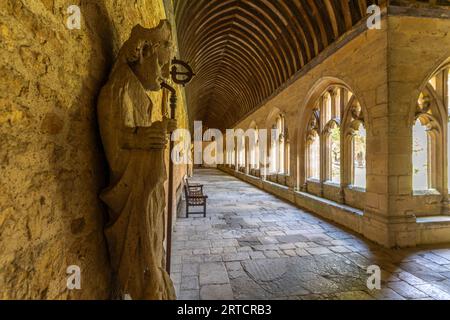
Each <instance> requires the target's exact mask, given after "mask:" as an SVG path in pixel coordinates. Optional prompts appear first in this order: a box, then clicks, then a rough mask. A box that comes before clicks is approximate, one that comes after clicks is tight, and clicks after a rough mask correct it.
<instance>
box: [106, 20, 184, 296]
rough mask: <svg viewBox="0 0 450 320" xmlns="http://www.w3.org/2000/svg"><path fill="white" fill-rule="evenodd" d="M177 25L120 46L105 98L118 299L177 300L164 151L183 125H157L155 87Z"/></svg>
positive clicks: (164, 72) (110, 235)
mask: <svg viewBox="0 0 450 320" xmlns="http://www.w3.org/2000/svg"><path fill="white" fill-rule="evenodd" d="M171 57H172V35H171V27H170V24H169V23H168V22H167V21H165V20H164V21H161V23H160V24H159V26H158V27H156V28H153V29H146V28H143V27H142V26H140V25H138V26H136V27H134V28H133V30H132V33H131V37H130V39H129V40H128V41H126V42H125V44H124V45H123V47H122V48H121V50H120V52H119V55H118V60H117V62H116V64H115V65H114V67H113V70H112V72H111V75H110V77H109V80H108V83H107V84H106V85H105V86H104V87H103V89H102V91H101V94H100V97H99V101H98V121H99V126H100V132H101V137H102V141H103V145H104V149H105V152H106V157H107V160H108V163H109V169H110V185H109V187H108V188H107V189H106V190H104V191H103V192H102V194H101V199H102V200H103V201H104V202H105V203H106V204H107V206H108V208H109V218H110V219H109V223H108V225H107V227H106V230H105V233H106V237H107V241H108V246H109V251H110V256H111V263H112V268H113V272H114V275H113V276H114V282H115V284H114V285H115V288H114V298H115V299H123V298H124V297H125V296H126V297H131V299H134V300H158V299H174V298H175V293H174V288H173V284H172V281H171V280H170V277H169V275H168V274H167V273H166V271H165V268H164V267H165V255H164V239H165V231H164V230H165V228H164V225H165V206H166V202H165V190H164V182H165V181H166V167H165V161H164V158H165V157H164V154H165V152H164V150H165V148H166V144H167V134H168V132H169V131H170V130H173V129H175V128H176V122H175V121H174V120H169V119H166V118H164V120H163V121H158V122H152V118H151V116H152V108H153V107H154V104H153V102H152V101H151V99H150V98H149V95H148V94H147V92H148V91H159V90H161V85H160V84H161V81H163V80H165V79H167V78H168V77H169V72H170V62H171Z"/></svg>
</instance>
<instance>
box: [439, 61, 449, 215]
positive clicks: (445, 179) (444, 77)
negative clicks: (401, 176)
mask: <svg viewBox="0 0 450 320" xmlns="http://www.w3.org/2000/svg"><path fill="white" fill-rule="evenodd" d="M441 81H442V84H441V88H442V93H441V96H442V97H443V99H442V101H443V102H444V106H445V114H446V118H445V119H444V121H443V124H442V148H441V150H442V155H443V157H442V166H443V167H442V168H443V170H442V171H443V172H442V202H441V207H442V209H441V212H442V214H444V215H448V214H450V207H449V206H450V200H449V195H448V193H449V185H448V184H449V176H448V165H449V160H450V159H448V151H449V150H448V139H449V132H448V121H449V114H448V112H449V110H448V106H449V102H448V90H449V88H448V69H445V70H444V71H443V72H442V73H441Z"/></svg>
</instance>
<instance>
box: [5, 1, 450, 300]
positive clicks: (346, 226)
mask: <svg viewBox="0 0 450 320" xmlns="http://www.w3.org/2000/svg"><path fill="white" fill-rule="evenodd" d="M69 2H70V1H69ZM72 2H74V3H75V4H77V3H78V5H79V7H80V9H81V13H82V25H81V28H80V29H79V30H68V29H67V28H66V26H65V23H64V22H65V19H66V18H67V15H66V11H67V7H68V6H69V4H68V1H65V0H37V1H36V0H7V1H2V3H1V4H0V39H1V42H0V75H1V78H2V81H1V83H0V101H1V106H0V135H1V137H2V139H1V141H0V161H1V168H2V175H1V177H0V183H1V184H0V185H1V190H2V192H0V299H108V298H123V296H122V297H119V296H117V295H118V294H129V293H130V292H131V291H127V290H138V289H136V288H131V289H130V288H128V287H127V286H130V287H131V286H132V285H129V284H128V282H127V281H128V280H126V281H125V282H127V284H126V285H125V287H118V285H117V283H116V282H117V281H118V277H119V276H121V277H123V274H122V273H120V275H119V272H118V271H117V270H116V269H115V266H114V260H116V259H115V258H114V256H113V253H112V252H111V242H109V241H110V238H108V237H105V227H106V228H108V227H110V226H111V222H112V221H111V218H109V216H108V214H111V213H113V216H114V215H115V214H118V211H120V210H122V209H123V208H124V207H125V205H122V204H121V202H120V201H121V200H119V198H120V197H121V196H122V194H121V193H120V192H121V191H117V190H116V189H115V188H116V186H114V185H113V186H112V187H110V188H107V186H108V183H110V182H115V181H113V180H114V179H115V175H116V174H117V172H115V170H113V168H111V163H110V162H109V161H110V159H109V158H108V156H110V154H108V152H107V151H108V150H106V149H107V147H108V146H107V145H106V143H105V144H104V145H103V144H102V138H103V143H104V142H105V139H104V131H103V127H102V132H100V130H99V126H98V124H97V123H98V120H100V123H101V119H97V112H96V106H97V100H98V101H101V98H99V94H100V90H101V88H102V87H103V86H104V85H105V83H107V79H108V75H109V74H110V73H111V78H113V76H114V72H115V71H116V70H117V69H118V67H117V68H116V67H114V68H113V65H116V66H117V64H115V63H118V62H116V61H119V62H120V59H119V58H120V57H122V53H123V51H122V50H121V48H122V46H125V45H127V44H129V43H130V42H127V41H126V40H127V39H129V37H130V34H132V30H133V33H134V32H135V31H136V30H137V29H136V28H134V29H133V27H135V26H136V25H138V24H140V25H141V26H143V27H145V28H155V27H156V26H158V25H159V26H161V25H164V24H160V20H164V19H166V20H167V21H168V23H170V25H171V27H172V36H171V40H172V41H173V47H174V48H173V49H174V51H175V55H176V56H177V57H179V58H180V59H182V60H184V61H187V62H189V64H190V65H191V67H192V68H193V70H194V72H195V77H194V78H193V80H192V82H191V83H189V84H188V85H187V86H186V88H182V87H181V86H180V87H177V90H176V92H177V94H178V98H179V99H178V109H177V113H176V119H177V125H178V128H186V129H190V130H191V132H192V131H193V127H194V121H202V122H203V125H204V127H205V128H217V129H218V130H220V131H222V132H224V133H225V130H226V129H242V130H243V131H244V132H250V133H251V134H249V135H244V136H243V137H242V141H241V142H242V148H238V147H237V146H236V149H233V150H226V151H225V150H224V159H225V163H224V164H217V165H208V168H205V167H206V165H205V166H204V167H203V168H201V167H200V168H198V167H196V166H194V165H192V164H189V165H175V166H174V168H172V169H170V170H172V171H171V172H169V173H170V175H171V177H173V189H169V186H168V181H166V180H165V179H166V176H165V171H164V169H163V168H164V167H167V168H169V165H168V163H169V160H168V159H169V152H168V150H166V154H165V158H166V160H163V158H164V154H163V152H162V153H161V154H162V156H161V157H160V158H159V159H161V164H159V165H156V164H152V167H151V169H152V170H159V171H158V172H155V176H158V177H161V179H162V180H160V182H161V184H160V185H159V186H160V188H159V189H157V188H155V189H157V190H159V191H161V192H160V193H152V197H153V198H151V197H150V198H148V199H147V198H146V200H145V201H147V202H148V203H149V205H147V207H146V208H147V209H148V208H150V209H148V210H149V212H150V213H152V210H161V212H164V214H166V213H167V212H168V210H169V207H170V208H175V210H174V212H173V228H172V230H170V231H169V232H171V233H170V234H172V237H173V239H172V241H170V239H169V238H170V237H168V233H167V232H166V230H169V229H170V227H169V228H166V227H167V223H169V222H168V221H170V219H163V220H161V228H159V229H157V230H154V229H152V228H154V226H150V227H149V228H150V230H151V231H152V232H153V233H155V238H154V239H156V240H155V241H154V242H153V243H152V244H153V245H155V246H156V247H157V248H156V249H157V251H158V252H159V254H161V252H166V251H167V250H169V248H170V251H171V253H172V255H171V270H170V271H171V274H170V276H171V280H170V279H169V278H168V277H167V279H166V278H164V277H165V273H164V272H162V271H161V270H163V269H165V268H166V267H167V265H166V264H168V261H167V260H166V259H165V258H164V257H162V256H161V257H160V256H157V257H156V258H155V259H159V260H158V263H159V264H160V265H158V267H159V269H158V268H155V270H157V273H158V275H154V274H153V273H152V270H153V269H151V270H149V269H147V266H137V267H136V268H137V269H138V270H145V271H144V272H143V274H142V276H143V279H146V280H145V281H148V282H149V283H151V285H148V286H147V284H144V285H143V284H142V283H139V280H136V279H138V278H139V277H136V278H133V279H132V280H130V281H135V282H136V283H137V287H139V288H140V287H145V288H147V289H148V288H154V290H155V291H154V292H151V293H150V294H149V293H148V292H146V295H145V297H153V298H157V299H158V298H159V299H165V298H174V297H175V294H176V295H177V296H178V298H181V299H233V298H235V299H246V298H247V299H253V298H256V299H271V298H300V299H302V298H311V299H315V298H317V299H324V298H329V299H353V298H364V299H365V298H367V299H372V298H380V299H381V298H385V299H424V298H432V299H449V298H450V191H449V190H450V186H449V183H450V120H449V119H450V49H449V48H450V36H449V33H450V11H449V8H450V7H449V3H448V1H441V0H438V1H436V0H434V1H432V0H430V1H426V0H423V1H407V0H378V1H371V0H370V1H369V0H367V1H366V0H357V1H356V0H355V1H345V0H344V1H319V0H261V1H256V0H196V1H189V0H139V1H135V2H134V5H133V6H131V5H129V2H128V1H127V0H115V1H109V0H99V1H95V4H94V3H93V2H90V1H72ZM374 3H375V4H377V5H378V7H379V8H380V9H381V20H380V23H381V28H379V29H369V28H368V26H367V19H368V18H369V17H370V13H368V7H370V5H372V4H374ZM141 28H142V27H141ZM145 28H142V29H143V30H146V29H145ZM152 30H154V29H152ZM158 35H159V34H158ZM135 49H136V48H135ZM142 50H143V51H142V52H144V49H142ZM152 50H158V48H157V46H155V48H152ZM127 54H128V53H127ZM145 54H147V53H145ZM144 59H146V56H145V55H144V53H141V61H143V60H144ZM161 59H162V58H161ZM137 60H138V61H137V62H136V61H133V63H135V64H138V63H139V59H137ZM132 67H133V68H134V67H135V65H131V64H130V68H131V69H132ZM131 69H130V70H131ZM111 70H112V71H113V72H111ZM127 70H128V69H127ZM132 70H134V69H132ZM129 74H130V75H131V78H132V79H133V80H132V81H135V83H137V81H138V80H136V79H138V78H139V76H137V73H136V77H135V76H133V73H132V72H130V73H129ZM111 78H110V81H111ZM118 79H119V80H120V81H122V80H123V79H122V78H121V77H118ZM158 80H159V78H158ZM123 81H124V80H123ZM130 83H131V82H130ZM127 88H128V87H127ZM127 90H128V89H127ZM133 94H134V96H133V95H131V97H129V96H126V97H125V98H124V101H125V100H126V99H130V101H131V100H132V99H135V98H136V96H137V94H135V92H133ZM148 97H150V98H149V99H150V100H151V102H153V104H152V105H153V106H154V109H153V110H152V111H150V115H151V120H149V119H145V120H144V122H145V121H148V122H149V123H154V122H155V123H156V122H158V123H159V121H161V123H164V121H165V120H166V119H165V114H164V112H163V110H161V111H160V110H159V107H158V108H156V107H155V106H160V105H162V106H163V107H164V106H165V101H166V100H167V96H166V95H164V94H162V93H160V92H150V93H149V94H148ZM139 99H140V98H139ZM139 99H137V100H139ZM112 101H116V100H112ZM123 103H124V105H126V106H127V107H129V106H132V107H134V105H133V103H134V101H132V102H129V101H128V100H126V101H125V102H123ZM130 108H131V107H130ZM157 109H158V110H157ZM134 112H135V114H134V116H135V117H138V116H136V113H138V112H136V110H134ZM139 112H140V111H139ZM98 117H99V118H101V117H102V113H101V112H99V114H98ZM127 120H128V119H127ZM100 126H102V125H100ZM136 126H137V127H145V126H146V125H142V126H138V125H136ZM144 129H145V128H144ZM147 129H148V128H147ZM248 129H252V131H247V130H248ZM262 129H267V130H272V129H274V130H275V132H277V134H276V135H272V136H269V137H268V148H267V150H266V151H267V156H268V157H269V158H270V159H271V161H270V162H269V163H266V162H264V161H263V160H262V158H264V157H262V156H261V151H260V150H261V145H260V142H261V141H259V135H258V132H259V131H261V130H262ZM136 130H137V129H136ZM269 132H270V131H269ZM251 141H253V142H255V143H250V142H251ZM211 143H217V141H214V142H211ZM208 145H209V143H203V148H206V147H207V146H208ZM224 145H225V144H224ZM105 150H106V152H105ZM140 152H142V150H140ZM185 152H190V150H185ZM105 154H106V156H105ZM150 159H156V158H150ZM155 161H156V160H155ZM164 161H165V162H164ZM108 163H109V166H108ZM155 168H156V169H155ZM158 168H159V169H158ZM109 169H111V172H110V173H108V171H109ZM137 172H140V173H142V172H143V171H137ZM185 176H189V177H191V178H192V180H194V182H197V183H201V184H204V191H205V193H206V194H207V195H208V200H207V215H206V218H203V217H201V216H198V217H196V216H195V217H194V216H191V217H189V218H186V217H185V216H184V208H183V207H184V206H185V205H186V199H185V196H184V194H183V188H184V183H185V182H184V177H185ZM139 178H141V177H139ZM137 180H139V179H137ZM145 182H146V181H144V182H143V183H142V186H143V187H145V188H147V187H148V185H147V184H146V183H145ZM124 184H125V185H126V183H124ZM117 185H119V187H120V184H117ZM136 185H139V184H138V182H136ZM126 187H128V186H126ZM105 188H107V189H106V190H105ZM135 189H139V188H137V187H136V188H135ZM102 190H105V191H106V192H108V194H107V195H105V193H102V196H101V197H99V195H100V193H101V191H102ZM152 190H153V189H152ZM169 190H173V193H172V194H171V195H170V197H168V196H167V193H168V191H169ZM115 192H116V193H115ZM133 192H137V193H139V192H140V190H137V191H136V190H134V189H133ZM155 194H156V195H155ZM106 197H108V199H107V200H105V198H106ZM115 197H117V198H115ZM120 199H121V198H120ZM132 199H134V200H133V201H136V199H137V201H139V200H142V199H143V198H140V197H139V196H138V197H136V198H132ZM168 199H173V201H172V203H168V201H167V200H168ZM127 201H128V200H127ZM142 201H143V200H142ZM116 202H117V203H116ZM119 203H120V204H119ZM154 204H155V205H154ZM113 205H115V206H116V207H120V210H118V211H117V212H116V211H115V210H114V209H113ZM128 205H129V202H127V206H128ZM164 206H165V209H164ZM107 207H108V208H107ZM144 211H145V210H144ZM106 234H107V232H106ZM107 235H108V234H107ZM127 240H128V241H129V239H127ZM158 241H159V242H158ZM108 245H109V246H108ZM127 245H128V244H127ZM132 245H133V244H130V246H132ZM127 248H128V247H127ZM133 248H134V247H133ZM136 250H138V249H136ZM152 250H153V249H152ZM125 251H126V250H125ZM155 255H156V254H155ZM169 256H170V255H169ZM127 257H128V256H127ZM122 258H123V257H122ZM133 261H134V260H132V258H130V260H129V261H128V262H126V263H129V265H131V266H132V267H133V263H134V262H133ZM136 261H140V260H139V259H137V260H136ZM136 263H137V262H136ZM329 264H332V265H334V266H336V268H338V269H339V271H338V272H337V273H336V270H331V269H332V268H327V265H329ZM73 265H75V266H79V267H80V270H81V274H82V287H81V289H79V290H78V289H76V290H70V289H68V288H67V287H66V280H67V267H68V266H73ZM369 265H379V266H380V267H381V269H382V271H383V281H382V285H383V288H382V290H381V291H377V292H373V291H371V290H368V289H367V287H365V278H364V276H365V275H366V270H365V269H364V268H367V266H369ZM140 268H141V269H140ZM280 270H281V271H280ZM116 271H117V272H116ZM160 272H162V273H164V274H163V275H162V276H161V277H162V279H163V280H161V278H160V275H159V273H160ZM280 272H282V273H281V274H280ZM144 274H145V276H144ZM149 274H150V275H149ZM352 279H353V280H352ZM355 279H357V280H355ZM161 283H163V284H161ZM153 284H155V285H153ZM173 289H174V290H173ZM117 290H119V291H120V290H123V291H120V292H119V291H117ZM148 290H149V289H148ZM144 291H145V290H144ZM132 292H135V291H132ZM131 296H132V297H131V298H133V295H131Z"/></svg>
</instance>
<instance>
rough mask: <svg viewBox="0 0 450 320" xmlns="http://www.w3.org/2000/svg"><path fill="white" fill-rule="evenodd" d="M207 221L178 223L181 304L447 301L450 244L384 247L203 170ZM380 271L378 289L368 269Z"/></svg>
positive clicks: (175, 260)
mask: <svg viewBox="0 0 450 320" xmlns="http://www.w3.org/2000/svg"><path fill="white" fill-rule="evenodd" d="M192 181H193V182H197V183H202V184H204V185H205V191H206V193H207V194H208V196H209V200H208V217H207V218H202V217H201V216H199V217H190V218H189V219H186V218H179V219H178V221H177V224H176V227H175V232H174V237H173V240H174V243H173V257H172V278H173V280H174V283H175V286H176V290H177V294H178V298H179V299H181V300H197V299H204V300H221V299H238V300H241V299H250V300H260V299H402V300H403V299H450V245H448V246H440V247H433V248H418V249H407V250H387V249H384V248H382V247H380V246H378V245H375V244H373V243H370V242H368V241H366V240H364V239H362V238H361V237H359V236H357V235H355V234H352V233H350V232H349V231H346V230H344V229H342V228H340V227H338V226H336V225H334V224H331V223H330V222H327V221H325V220H323V219H321V218H318V217H316V216H314V215H313V214H310V213H308V212H305V211H303V210H301V209H298V208H296V207H294V206H292V205H290V204H288V203H285V202H283V201H281V200H279V199H277V198H275V197H274V196H272V195H270V194H268V193H266V192H263V191H261V190H259V189H257V188H255V187H253V186H251V185H248V184H246V183H244V182H241V181H240V180H238V179H236V178H234V177H231V176H228V175H226V174H224V173H222V172H220V171H217V170H199V171H197V172H196V174H195V177H194V178H193V179H192ZM371 265H377V266H379V267H380V268H381V270H382V288H381V290H369V289H368V288H367V279H368V277H369V275H368V274H367V268H368V267H369V266H371Z"/></svg>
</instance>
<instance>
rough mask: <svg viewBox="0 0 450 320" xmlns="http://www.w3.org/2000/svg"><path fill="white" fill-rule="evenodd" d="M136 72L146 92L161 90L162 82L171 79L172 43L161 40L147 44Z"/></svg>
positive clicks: (135, 69)
mask: <svg viewBox="0 0 450 320" xmlns="http://www.w3.org/2000/svg"><path fill="white" fill-rule="evenodd" d="M141 56H142V57H141V59H140V61H139V63H138V64H137V65H136V66H135V68H134V71H135V73H136V75H137V77H138V78H139V80H140V81H141V83H142V85H143V86H144V88H145V89H146V90H150V91H159V90H161V82H162V81H166V80H168V79H169V77H170V66H171V57H172V41H171V40H161V41H160V42H157V43H155V44H151V43H150V44H146V45H145V46H144V47H143V49H142V55H141Z"/></svg>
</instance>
